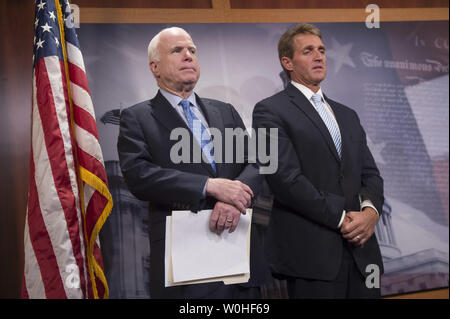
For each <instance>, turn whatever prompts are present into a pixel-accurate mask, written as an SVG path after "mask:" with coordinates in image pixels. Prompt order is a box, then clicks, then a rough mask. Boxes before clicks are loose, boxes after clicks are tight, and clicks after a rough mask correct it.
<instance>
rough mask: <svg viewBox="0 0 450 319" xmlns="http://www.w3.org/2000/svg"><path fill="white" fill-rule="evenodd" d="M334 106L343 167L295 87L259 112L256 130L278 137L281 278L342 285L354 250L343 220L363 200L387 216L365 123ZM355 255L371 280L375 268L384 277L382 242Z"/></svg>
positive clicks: (270, 239) (273, 177) (276, 235)
mask: <svg viewBox="0 0 450 319" xmlns="http://www.w3.org/2000/svg"><path fill="white" fill-rule="evenodd" d="M325 98H326V97H325ZM326 101H327V102H328V104H329V105H330V106H331V108H332V110H333V112H334V114H335V117H336V120H337V122H338V124H339V129H340V132H341V137H342V159H340V158H339V156H338V154H337V151H336V147H335V145H334V143H333V140H332V138H331V135H330V134H329V132H328V129H327V127H326V126H325V124H324V123H323V121H322V119H321V118H320V115H319V114H318V113H317V111H316V110H315V109H314V107H313V106H312V104H311V103H310V102H309V101H308V100H307V99H306V97H305V96H304V95H303V94H302V93H301V92H300V91H299V90H298V89H297V88H295V87H294V86H293V85H292V84H290V83H289V85H288V86H287V87H286V89H285V90H283V91H281V92H279V93H277V94H275V95H273V96H271V97H269V98H267V99H264V100H262V101H260V102H259V103H258V104H257V105H256V106H255V108H254V111H253V126H254V128H255V129H258V128H266V129H269V128H277V129H278V154H279V157H278V170H277V172H276V173H275V174H269V175H266V180H267V182H268V184H269V186H270V188H271V190H272V192H273V193H274V196H275V199H274V203H273V209H272V213H271V217H270V223H269V227H268V231H267V238H266V255H267V258H268V261H269V264H270V265H271V267H272V271H273V272H275V273H279V274H283V275H287V276H293V277H301V278H310V279H319V280H332V279H334V278H335V277H336V276H337V274H338V270H339V267H340V264H341V257H342V250H343V247H344V245H345V244H346V240H344V239H343V238H342V236H341V233H340V231H339V229H338V228H337V226H338V224H339V221H340V219H341V216H342V212H343V211H344V210H353V211H359V210H360V201H359V195H361V197H362V198H367V199H370V200H371V201H372V202H373V204H374V206H375V207H376V208H377V210H378V212H379V213H380V214H381V213H382V207H383V201H384V198H383V180H382V178H381V177H380V174H379V171H378V169H377V167H376V164H375V162H374V159H373V157H372V155H371V153H370V151H369V149H368V147H367V142H366V135H365V132H364V129H363V128H362V126H361V124H360V121H359V118H358V116H357V114H356V112H355V111H353V110H352V109H350V108H348V107H346V106H344V105H342V104H339V103H337V102H334V101H332V100H330V99H328V98H326ZM268 144H269V143H268ZM267 148H268V149H269V146H268V147H267ZM350 249H351V251H352V254H353V256H354V259H355V261H356V263H357V266H358V269H359V270H360V271H361V273H362V274H363V275H366V273H365V269H366V267H367V265H369V264H377V265H379V267H380V271H381V272H382V271H383V265H382V259H381V254H380V249H379V246H378V242H377V239H376V237H375V235H373V236H372V237H371V238H370V239H369V240H368V241H367V242H366V243H365V245H364V247H363V248H355V247H353V246H352V247H350Z"/></svg>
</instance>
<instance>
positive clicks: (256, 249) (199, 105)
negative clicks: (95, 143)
mask: <svg viewBox="0 0 450 319" xmlns="http://www.w3.org/2000/svg"><path fill="white" fill-rule="evenodd" d="M196 51H197V49H196V46H195V45H194V42H193V41H192V38H191V36H190V35H189V34H188V33H187V32H186V31H185V30H183V29H180V28H168V29H164V30H162V31H161V32H160V33H158V34H157V35H156V36H155V37H154V38H153V39H152V40H151V42H150V44H149V48H148V54H149V61H150V69H151V71H152V73H153V75H154V76H155V79H156V81H157V84H158V86H159V88H160V89H159V90H158V93H157V94H156V96H155V97H154V98H153V99H152V100H150V101H145V102H142V103H139V104H137V105H135V106H132V107H130V108H128V109H125V110H124V111H123V112H122V114H121V122H120V134H119V139H118V151H119V158H120V166H121V169H122V173H123V176H124V178H125V181H126V183H127V185H128V188H129V189H130V191H131V192H132V193H133V194H134V195H135V196H136V197H137V198H139V199H141V200H146V201H149V206H150V214H149V237H150V296H151V297H152V298H256V297H259V294H260V292H259V286H260V285H261V284H262V282H263V280H264V278H266V277H267V274H269V272H268V268H264V266H263V265H264V258H263V253H262V247H261V246H260V245H259V242H258V238H257V237H256V236H257V234H256V233H255V232H252V235H251V236H252V240H251V253H250V272H251V275H250V280H249V282H248V283H246V284H238V285H227V286H226V285H224V284H223V283H221V282H215V283H205V284H196V285H182V286H175V287H167V288H166V287H165V284H164V277H165V275H164V247H165V229H166V226H165V224H166V216H168V215H171V211H172V210H192V211H198V210H201V209H213V211H212V213H211V217H210V223H209V227H210V229H211V231H215V232H217V233H219V234H220V233H221V232H222V231H224V230H227V231H230V232H232V231H234V229H235V228H236V227H237V225H238V223H239V217H240V214H241V213H245V209H246V208H248V207H249V206H250V205H251V203H252V198H253V197H254V195H255V193H256V192H257V190H258V185H259V184H260V183H261V180H260V176H259V175H258V167H257V165H256V164H249V163H248V160H247V159H246V158H245V160H244V162H239V163H236V162H232V163H223V161H217V160H216V159H215V153H216V154H217V153H218V154H225V151H226V150H225V146H226V145H225V143H221V144H222V146H221V147H222V148H223V149H221V150H218V149H215V148H214V147H213V145H214V144H213V143H212V142H211V134H210V133H211V130H212V129H213V128H214V130H216V131H219V132H221V133H224V131H225V128H241V129H242V130H243V132H245V126H244V124H243V122H242V119H241V117H240V116H239V114H238V113H237V112H236V110H235V109H234V108H233V106H232V105H230V104H227V103H223V102H220V101H217V100H212V99H205V98H200V97H199V96H198V95H196V94H195V93H194V87H195V84H196V83H197V81H198V79H199V76H200V67H199V64H198V60H197V55H196V53H197V52H196ZM179 128H183V129H185V130H186V131H188V132H189V134H190V145H189V148H190V150H195V149H197V150H200V149H201V154H202V156H201V161H196V160H194V159H193V158H194V157H195V154H192V153H191V154H188V155H189V158H190V159H191V160H190V161H189V162H185V161H181V162H178V161H174V159H173V158H172V157H173V155H174V154H173V153H172V152H171V150H172V147H173V146H174V145H175V144H176V143H178V141H177V140H174V139H171V133H172V132H173V131H174V130H176V129H179ZM228 146H229V145H228ZM233 147H234V146H233ZM192 152H193V151H192ZM253 229H254V227H252V230H253ZM269 275H270V274H269Z"/></svg>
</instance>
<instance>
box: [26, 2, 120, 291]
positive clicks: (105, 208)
mask: <svg viewBox="0 0 450 319" xmlns="http://www.w3.org/2000/svg"><path fill="white" fill-rule="evenodd" d="M35 10H36V17H35V21H34V28H35V37H34V55H33V96H32V128H31V131H32V132H31V137H32V141H31V152H30V153H31V155H30V186H29V194H28V206H27V215H26V220H25V233H24V245H25V247H24V248H25V265H24V276H23V285H22V297H23V298H107V297H108V286H107V283H106V279H105V276H104V273H103V261H102V256H101V252H100V243H99V240H98V233H99V231H100V229H101V228H102V226H103V224H104V222H105V220H106V218H107V217H108V215H109V214H110V212H111V209H112V205H113V203H112V197H111V194H110V192H109V190H108V183H107V179H106V173H105V167H104V163H103V155H102V152H101V148H100V144H99V139H98V132H97V124H96V120H95V114H94V108H93V105H92V101H91V96H90V91H89V88H88V83H87V78H86V71H85V68H84V62H83V57H82V54H81V51H80V46H79V43H78V39H77V36H76V33H75V29H74V28H73V20H72V17H71V13H70V6H69V3H68V2H67V0H46V1H44V0H38V1H36V8H35Z"/></svg>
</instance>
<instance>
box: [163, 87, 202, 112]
mask: <svg viewBox="0 0 450 319" xmlns="http://www.w3.org/2000/svg"><path fill="white" fill-rule="evenodd" d="M159 91H160V92H161V94H162V95H163V96H164V97H165V98H166V99H167V101H169V103H170V105H172V107H174V108H175V109H176V108H177V107H178V104H179V103H180V102H181V100H184V99H183V98H182V97H181V96H178V95H175V94H173V93H170V92H167V91H166V90H164V89H161V88H159ZM186 100H188V101H189V102H191V104H192V105H193V106H195V107H197V101H196V100H195V94H194V92H192V93H191V95H189V97H188V98H187V99H186Z"/></svg>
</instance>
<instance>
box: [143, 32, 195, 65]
mask: <svg viewBox="0 0 450 319" xmlns="http://www.w3.org/2000/svg"><path fill="white" fill-rule="evenodd" d="M167 31H181V32H185V33H186V34H189V33H188V32H187V31H186V30H184V29H183V28H179V27H170V28H165V29H163V30H161V31H159V33H158V34H157V35H155V36H154V37H153V39H152V40H151V41H150V43H149V44H148V50H147V52H148V60H149V62H152V61H157V62H158V61H159V50H158V44H159V38H160V37H161V34H162V33H163V32H167Z"/></svg>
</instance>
